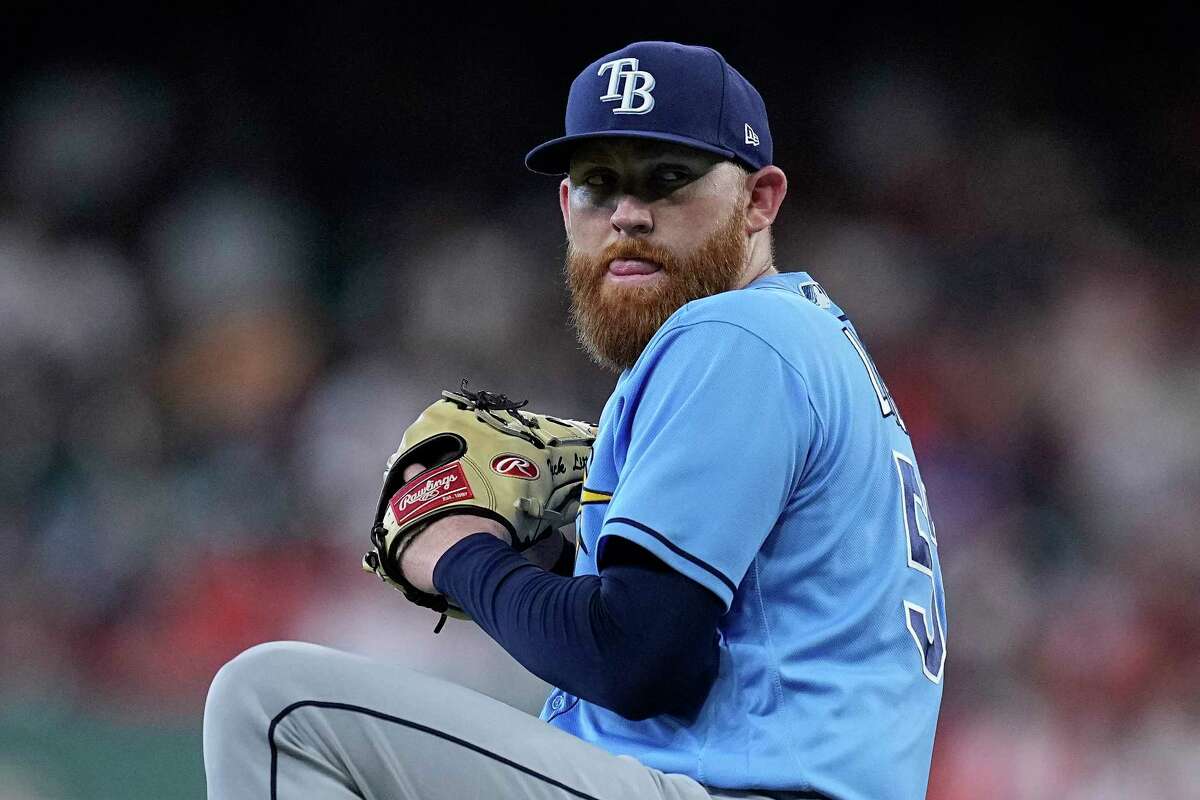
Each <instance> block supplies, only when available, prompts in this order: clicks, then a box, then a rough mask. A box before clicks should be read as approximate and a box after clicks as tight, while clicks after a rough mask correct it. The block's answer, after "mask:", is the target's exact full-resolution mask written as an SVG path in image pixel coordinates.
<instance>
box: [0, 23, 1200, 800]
mask: <svg viewBox="0 0 1200 800" xmlns="http://www.w3.org/2000/svg"><path fill="white" fill-rule="evenodd" d="M785 8H786V9H789V10H790V9H791V6H790V4H789V5H787V6H784V5H776V4H769V3H768V4H761V3H760V4H753V5H733V4H700V3H692V4H686V5H684V4H673V5H667V4H657V5H655V6H654V7H653V8H652V9H645V8H641V7H637V6H633V5H621V4H610V5H598V6H587V7H583V6H579V7H572V8H570V9H569V10H562V9H560V10H552V11H548V10H546V9H533V8H529V7H517V6H504V7H501V6H496V7H493V8H490V9H487V10H484V11H475V10H466V9H465V8H460V7H452V6H434V7H432V8H431V7H429V6H421V7H406V6H403V5H397V6H392V7H388V8H386V9H381V8H376V7H372V6H353V5H349V4H339V5H330V6H324V7H319V8H311V7H280V6H274V7H269V8H268V7H265V6H264V7H260V8H257V9H255V10H252V11H247V12H239V13H228V14H222V13H217V12H214V11H213V10H211V9H207V10H205V11H203V12H188V11H165V10H163V9H158V8H153V9H152V8H138V7H128V6H125V7H121V8H118V9H112V8H99V7H90V8H84V9H70V8H56V9H52V10H45V9H35V8H32V7H29V6H15V7H10V9H9V10H8V12H7V13H6V15H5V17H4V19H3V23H4V24H3V26H2V32H0V44H2V45H3V46H2V47H0V331H2V333H3V335H2V336H0V421H2V423H3V424H2V425H0V664H2V665H3V666H2V667H0V787H3V788H2V789H0V798H8V797H14V798H15V797H21V798H29V797H32V798H42V800H50V799H51V798H55V799H57V798H82V797H88V798H95V797H131V796H135V797H136V796H147V797H148V796H154V797H162V798H167V797H199V796H202V794H203V777H202V766H201V761H200V742H199V730H200V714H201V711H202V707H203V700H204V693H205V691H206V688H207V685H208V682H209V680H211V677H212V674H213V672H214V671H215V670H216V669H217V668H218V667H219V666H220V664H221V663H223V662H224V661H225V660H227V659H228V658H230V657H232V656H233V655H234V654H236V653H237V652H239V651H240V650H241V649H243V648H244V647H246V646H248V645H250V644H253V643H255V642H258V641H263V640H267V639H273V638H300V639H307V640H313V641H319V642H323V643H326V644H331V645H335V646H340V647H345V648H349V649H355V650H359V651H363V652H369V653H372V654H374V655H376V656H377V657H379V658H381V659H383V660H386V661H391V662H394V663H402V664H407V665H409V666H415V667H417V668H419V669H424V670H428V671H433V672H437V673H439V674H443V675H447V676H449V677H451V678H453V679H455V680H459V681H461V682H464V683H467V684H469V685H472V686H476V687H477V688H480V689H482V690H484V691H487V692H489V693H491V694H493V695H495V696H498V697H501V698H503V699H506V700H508V701H509V702H512V703H514V704H516V705H519V706H521V707H524V708H528V709H530V710H536V709H537V708H538V706H539V704H540V698H541V697H542V696H543V692H544V689H545V687H544V685H542V684H541V683H540V682H538V681H537V680H535V679H533V678H532V677H530V676H528V675H527V674H526V673H524V672H523V671H522V670H521V669H520V667H518V666H517V665H515V664H513V663H512V662H511V660H509V659H507V657H506V656H505V655H504V654H503V653H502V652H500V651H498V649H497V648H495V646H494V645H492V644H491V643H490V642H489V641H488V640H486V638H485V637H483V636H482V635H481V634H479V633H478V632H477V631H476V630H475V629H474V628H473V626H470V625H468V624H459V625H453V624H451V625H450V626H448V629H447V631H446V632H444V633H443V634H441V635H440V636H439V637H438V638H437V639H434V638H433V637H432V634H431V632H430V629H431V628H432V623H433V619H432V618H431V617H429V616H428V615H424V614H420V613H417V612H415V611H414V610H413V609H411V608H410V607H408V606H407V605H406V604H404V602H403V601H402V600H401V599H400V598H399V597H398V596H394V595H393V593H390V592H388V591H386V590H385V589H384V588H383V587H381V586H379V585H378V583H377V582H375V581H373V580H372V579H371V578H370V577H369V576H366V575H364V574H362V573H360V572H359V571H358V568H357V559H358V556H359V554H360V551H361V550H362V548H363V546H364V545H365V541H366V539H365V532H366V528H367V526H368V524H369V518H370V514H371V510H372V509H373V506H374V502H375V497H374V495H375V493H376V492H377V491H378V478H379V473H380V470H381V468H382V466H383V463H384V461H385V459H386V457H387V455H388V454H389V453H390V451H391V449H392V448H393V447H394V446H395V443H396V442H397V441H398V440H399V438H400V434H401V432H402V431H403V429H404V427H405V426H406V425H407V423H408V421H409V420H411V419H412V417H413V416H415V414H416V413H417V412H418V411H419V410H420V408H422V407H423V406H424V405H425V404H426V403H427V402H428V401H429V398H430V396H431V395H432V393H433V392H434V391H435V390H436V389H438V388H440V387H442V386H451V385H454V384H456V383H457V381H458V379H459V378H460V377H462V376H464V375H466V376H470V377H472V379H473V380H474V381H476V382H477V384H479V385H486V386H497V387H501V388H504V389H505V390H506V391H510V393H512V394H516V395H519V396H525V395H528V396H529V397H531V398H533V401H534V402H533V406H534V407H535V408H536V409H538V410H553V411H555V412H558V413H561V414H565V415H569V416H576V417H580V418H595V417H597V416H598V415H599V411H600V407H601V405H602V403H603V401H604V399H605V397H606V396H607V394H608V392H609V390H610V389H611V386H612V382H613V377H612V376H611V375H608V374H606V373H604V372H602V371H600V370H598V369H596V368H595V367H593V366H591V365H589V364H588V363H587V362H586V359H585V357H584V356H583V355H582V353H581V352H580V351H579V350H578V348H577V347H576V345H575V342H574V338H573V335H572V333H571V331H570V330H569V327H568V325H567V322H566V317H565V297H564V293H563V291H562V289H561V285H560V279H559V269H560V264H561V257H562V252H563V239H562V232H561V221H560V220H559V217H558V210H557V207H556V202H555V194H554V190H555V183H554V180H553V179H551V178H546V177H543V176H536V175H533V174H530V173H528V172H526V171H525V170H524V168H523V165H522V158H523V156H524V153H525V152H526V151H527V150H528V149H529V148H530V147H532V146H533V145H535V144H537V143H539V142H541V141H542V140H544V139H547V138H551V137H552V136H556V135H558V134H559V132H560V131H561V126H562V113H563V107H564V104H565V99H566V92H567V89H568V87H569V84H570V82H571V80H572V79H573V77H574V76H575V74H576V73H577V72H578V70H579V69H581V68H582V67H583V66H585V65H586V64H587V63H589V62H591V61H592V60H594V59H595V58H597V57H599V56H600V55H602V54H603V53H605V52H609V51H612V50H615V49H617V48H619V47H621V46H623V45H624V44H627V43H628V42H630V41H634V40H637V39H646V38H663V39H671V40H676V41H682V42H688V43H701V44H708V45H711V46H713V47H716V48H717V49H718V50H720V51H721V52H722V53H723V54H724V55H725V56H726V58H727V59H728V60H729V61H730V63H732V64H733V65H734V66H736V67H737V68H738V69H739V71H741V72H742V73H743V74H744V75H745V76H746V77H747V78H749V79H750V80H751V82H753V83H754V84H755V85H756V86H757V87H758V89H759V90H760V91H761V93H762V94H763V96H764V98H765V99H766V102H767V107H768V111H769V113H770V118H771V129H772V133H773V136H774V141H775V150H776V152H775V160H776V163H777V164H779V165H780V166H781V167H782V168H783V169H784V170H785V171H786V172H787V174H788V176H789V180H790V190H789V195H788V199H787V201H786V203H785V206H784V210H783V212H782V214H781V216H780V218H779V221H778V223H777V225H776V244H777V252H778V263H779V266H780V268H781V269H785V270H791V269H806V270H808V271H810V272H811V273H812V274H813V275H814V277H816V278H817V279H818V280H820V281H822V283H823V284H824V285H825V286H826V288H827V289H828V290H829V291H830V293H831V294H832V295H833V297H834V298H835V300H837V301H838V302H839V304H840V305H841V306H843V307H844V308H845V309H846V310H847V311H848V313H849V314H850V315H851V317H852V318H853V319H854V320H855V321H856V324H857V325H858V327H859V330H860V332H861V333H862V335H863V338H864V340H865V342H866V344H867V346H868V347H869V348H870V349H871V351H872V353H873V354H874V356H875V359H876V361H877V362H878V365H879V367H880V370H881V371H882V373H883V374H884V376H885V378H886V379H887V381H888V383H889V385H890V387H891V389H892V391H893V393H894V394H895V395H896V397H897V399H898V400H899V404H900V407H901V409H902V410H903V412H904V415H905V418H906V420H907V421H908V423H909V427H910V428H911V430H912V434H913V439H914V445H915V447H916V451H917V455H918V458H919V459H920V463H921V468H922V475H923V477H924V480H925V482H926V484H927V487H928V490H929V495H930V502H931V505H932V507H933V509H932V510H933V516H934V519H935V521H936V523H937V526H938V539H939V545H940V554H941V559H942V563H943V567H944V570H945V574H946V584H947V596H948V610H949V620H950V630H949V637H948V642H949V658H948V666H947V673H946V675H947V677H946V690H945V691H946V694H945V702H944V705H943V712H942V720H941V726H940V728H939V735H938V740H937V747H936V752H935V761H934V769H933V775H932V779H931V788H930V797H931V798H941V799H945V798H972V799H973V800H978V798H985V799H986V798H991V797H997V798H1000V797H1003V798H1006V800H1013V799H1014V798H1041V797H1056V798H1083V797H1087V798H1103V797H1127V796H1139V797H1161V798H1173V797H1187V796H1189V792H1192V791H1194V787H1195V786H1196V785H1200V774H1198V773H1197V772H1196V770H1197V767H1196V765H1197V764H1198V763H1200V759H1198V758H1197V757H1196V753H1197V752H1200V708H1198V707H1197V698H1198V697H1200V666H1198V665H1200V626H1198V625H1197V619H1198V618H1200V617H1198V612H1200V597H1198V594H1197V588H1196V587H1197V586H1198V585H1200V584H1198V583H1197V578H1200V537H1197V535H1196V534H1197V524H1196V520H1197V517H1198V512H1200V501H1198V499H1197V498H1200V424H1198V423H1200V315H1198V314H1197V313H1196V308H1197V303H1198V301H1200V279H1198V277H1197V267H1198V266H1200V258H1198V254H1200V89H1198V87H1200V80H1198V79H1200V74H1198V73H1200V56H1197V50H1196V46H1195V40H1196V33H1197V29H1198V26H1197V21H1198V20H1197V17H1196V15H1195V13H1194V12H1192V11H1191V10H1190V9H1187V8H1185V7H1184V6H1183V5H1179V6H1175V7H1171V6H1166V7H1159V8H1152V7H1150V6H1138V7H1133V8H1124V9H1121V10H1120V11H1119V12H1108V13H1107V14H1105V13H1101V12H1098V11H1097V10H1096V9H1095V8H1086V7H1081V8H1079V9H1071V8H1055V9H1046V10H1043V11H1031V12H1022V13H1019V14H1018V13H1017V12H1015V11H1013V10H1011V9H1007V8H1000V9H995V10H992V11H984V12H977V13H974V14H972V15H970V16H967V15H965V14H963V13H961V12H960V13H959V14H958V15H955V14H953V13H946V12H935V11H933V10H930V9H925V10H921V9H918V10H908V9H902V10H895V9H891V10H880V9H878V8H874V7H870V6H859V7H854V8H846V7H839V8H833V7H826V6H822V7H819V8H800V7H797V9H796V10H790V13H789V14H788V16H787V18H786V19H785V15H784V9H785ZM748 410H749V409H748ZM64 753H70V754H71V756H70V757H69V758H67V757H64V756H63V754H64Z"/></svg>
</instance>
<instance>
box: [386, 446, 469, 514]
mask: <svg viewBox="0 0 1200 800" xmlns="http://www.w3.org/2000/svg"><path fill="white" fill-rule="evenodd" d="M418 481H419V483H418ZM474 497H475V493H474V492H472V491H471V485H470V484H469V483H467V476H466V474H465V473H463V468H462V464H460V463H459V462H457V461H454V462H452V463H450V464H447V465H446V466H444V467H439V468H438V469H436V470H434V471H433V472H431V473H429V474H428V475H425V476H424V477H422V478H418V479H416V480H415V481H414V482H413V483H410V484H405V485H404V486H402V487H400V491H398V492H396V493H395V494H394V495H392V499H391V501H390V505H391V507H392V514H393V515H395V517H396V524H397V525H398V526H400V527H403V526H404V525H406V524H407V523H408V522H409V521H411V520H413V519H415V518H417V517H419V516H421V515H422V514H427V513H429V512H430V511H433V510H434V509H435V508H439V507H441V506H444V505H447V504H448V503H456V502H458V501H460V500H470V499H472V498H474Z"/></svg>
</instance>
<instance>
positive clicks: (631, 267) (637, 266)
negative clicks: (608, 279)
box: [608, 258, 662, 278]
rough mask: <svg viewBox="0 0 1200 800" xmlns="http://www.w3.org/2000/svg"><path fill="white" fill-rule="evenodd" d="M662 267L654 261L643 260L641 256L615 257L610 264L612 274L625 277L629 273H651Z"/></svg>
mask: <svg viewBox="0 0 1200 800" xmlns="http://www.w3.org/2000/svg"><path fill="white" fill-rule="evenodd" d="M660 269H662V268H661V267H660V266H659V265H658V264H655V263H654V262H653V261H643V260H642V259H640V258H615V259H613V260H612V261H611V262H610V263H609V265H608V272H609V274H610V275H615V276H617V277H618V278H623V277H626V276H629V275H651V274H653V273H655V272H658V271H659V270H660Z"/></svg>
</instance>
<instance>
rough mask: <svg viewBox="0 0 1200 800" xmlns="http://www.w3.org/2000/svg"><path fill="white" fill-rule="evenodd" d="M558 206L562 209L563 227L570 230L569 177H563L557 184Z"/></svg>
mask: <svg viewBox="0 0 1200 800" xmlns="http://www.w3.org/2000/svg"><path fill="white" fill-rule="evenodd" d="M558 207H559V208H560V209H562V217H563V227H564V228H566V229H567V231H568V232H570V230H571V179H570V178H563V179H562V183H560V184H559V185H558Z"/></svg>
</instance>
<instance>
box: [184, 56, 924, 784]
mask: <svg viewBox="0 0 1200 800" xmlns="http://www.w3.org/2000/svg"><path fill="white" fill-rule="evenodd" d="M526 164H527V166H528V167H529V168H530V169H532V170H534V171H536V172H540V173H547V174H552V175H565V177H563V178H562V180H561V183H560V184H559V200H560V205H561V209H562V216H563V222H564V225H565V228H566V233H567V240H568V255H567V275H568V282H569V284H570V290H571V294H572V313H573V317H574V322H575V325H576V328H577V330H578V333H579V336H580V339H581V341H582V343H583V344H584V345H585V347H586V348H587V350H588V351H589V352H590V353H591V355H592V356H593V357H594V358H595V359H596V360H598V361H599V362H600V363H603V364H606V365H608V366H610V367H612V368H613V369H614V370H616V371H618V372H619V377H618V379H617V382H616V386H615V388H614V390H613V392H612V395H611V397H610V398H609V400H608V402H607V404H606V405H605V407H604V409H603V413H602V414H601V417H600V421H599V425H598V428H592V427H590V426H587V425H584V424H582V423H575V422H572V421H570V420H561V419H557V418H555V417H553V416H550V415H538V414H534V413H532V412H529V411H527V410H526V409H524V408H523V405H522V404H521V403H517V402H513V401H512V400H510V399H509V398H508V397H506V396H504V395H500V394H492V393H489V392H485V391H478V390H472V389H471V388H469V387H467V386H466V385H464V386H463V387H462V388H461V390H460V391H458V392H446V393H444V396H443V398H442V399H440V400H438V401H437V402H436V403H435V404H434V405H432V406H431V407H430V408H429V409H428V410H427V411H426V413H425V414H423V415H422V417H421V419H420V420H418V421H417V422H416V423H414V425H413V427H412V428H410V429H409V431H408V432H406V434H405V439H404V441H403V442H402V443H401V446H400V449H399V450H397V452H396V454H395V455H394V456H393V457H392V459H391V460H390V461H389V462H388V470H387V478H386V480H385V486H384V491H383V496H382V498H381V503H380V508H379V511H378V513H377V517H376V522H377V524H376V526H375V528H374V532H373V536H372V541H373V549H372V551H371V552H369V553H368V555H367V559H366V564H367V567H368V568H370V569H372V570H373V571H375V572H377V573H379V574H380V575H381V576H383V577H385V578H386V579H387V580H389V581H391V582H392V583H394V584H396V585H397V586H399V587H400V588H402V589H404V590H405V593H406V594H407V595H408V596H409V597H410V598H412V599H416V600H418V601H420V602H423V603H424V604H426V605H429V606H430V607H432V608H435V609H437V610H442V611H452V612H454V611H456V612H458V613H460V614H461V615H465V616H469V617H470V618H472V619H473V620H474V621H475V623H476V624H478V625H480V626H481V627H482V628H483V629H484V630H485V631H486V632H487V633H488V634H489V635H490V636H492V637H493V638H494V639H495V640H496V641H497V642H499V643H500V644H501V645H502V646H503V647H504V648H505V649H506V650H507V651H508V652H509V653H511V654H512V655H513V656H514V657H515V658H516V659H517V660H518V661H520V662H521V663H522V664H524V665H525V666H526V667H527V668H528V669H530V670H531V671H532V672H533V673H535V674H537V675H538V676H540V677H542V678H544V679H545V680H547V681H548V682H550V683H552V684H553V685H554V686H556V687H557V688H555V689H554V691H553V692H552V693H551V695H550V696H549V698H548V699H547V701H546V704H545V707H544V708H543V710H542V713H541V715H540V719H538V718H534V717H531V716H529V715H526V714H523V713H521V712H520V711H517V710H515V709H512V708H509V707H507V706H505V705H503V704H502V703H499V702H496V701H494V700H491V699H489V698H487V697H484V696H482V695H480V694H477V693H475V692H472V691H470V690H467V689H465V688H462V687H459V686H455V685H452V684H449V683H446V682H443V681H440V680H437V679H435V678H431V677H427V676H424V675H419V674H415V673H412V672H410V671H406V670H402V669H399V668H396V667H392V666H387V665H383V664H379V663H374V662H371V661H369V660H367V659H364V658H360V657H357V656H354V655H350V654H346V653H341V652H337V651H333V650H329V649H326V648H321V647H317V646H314V645H307V644H301V643H272V644H267V645H260V646H258V647H256V648H252V649H251V650H249V651H247V652H246V653H243V654H242V655H240V656H238V657H237V658H235V659H234V660H233V661H231V662H230V663H229V664H227V665H226V666H225V667H223V668H222V669H221V671H220V672H219V673H218V674H217V676H216V678H215V679H214V681H213V685H212V688H211V690H210V693H209V698H208V703H207V706H206V709H205V719H204V757H205V768H206V771H207V774H208V780H209V784H208V785H209V797H214V798H215V797H220V798H243V797H246V798H249V797H255V798H258V797H271V798H276V797H279V798H295V797H305V798H352V797H366V798H383V797H388V798H422V799H423V800H438V799H440V798H444V799H445V800H459V799H460V798H471V797H487V798H495V797H504V798H510V797H511V798H530V797H532V798H601V799H603V800H618V799H619V798H620V799H624V798H679V799H681V800H682V799H683V798H688V799H689V800H702V799H703V798H732V797H738V798H746V797H750V798H759V797H771V798H837V799H838V800H866V799H867V798H872V800H879V799H880V798H897V799H899V798H904V799H905V800H911V798H920V797H923V796H924V794H925V788H926V782H927V778H928V772H929V764H930V757H931V753H932V748H933V738H934V729H935V726H936V721H937V715H938V708H939V704H940V700H941V692H942V680H943V673H944V665H945V658H946V616H945V614H946V612H945V600H944V597H943V591H942V582H941V574H940V569H939V565H938V555H937V539H936V535H935V531H934V525H933V521H932V519H931V517H930V510H929V502H928V500H927V498H926V493H925V487H924V485H923V484H922V482H921V477H920V472H919V470H918V468H917V461H916V458H915V456H914V454H913V450H912V445H911V443H910V441H909V437H908V433H907V431H906V430H905V427H904V422H903V420H902V419H901V416H900V412H899V410H898V409H897V408H896V404H895V402H894V400H893V399H892V397H891V396H890V395H889V393H888V390H887V387H886V385H885V384H884V381H883V379H882V377H881V376H880V374H879V372H878V371H877V370H876V368H875V366H874V364H873V363H872V361H871V358H870V356H869V355H868V353H867V351H866V349H865V348H864V346H863V343H862V341H861V340H860V339H859V336H858V334H857V332H856V331H855V329H854V326H853V325H852V324H851V323H850V321H849V320H848V318H847V316H846V315H845V314H844V313H843V312H842V310H841V309H840V308H839V307H838V306H837V305H835V304H834V302H833V301H832V300H831V299H830V298H829V297H828V295H826V293H825V292H824V291H823V290H822V288H821V287H820V285H819V284H817V283H816V282H815V281H814V280H813V279H812V278H811V277H809V276H808V275H807V274H806V273H803V272H792V273H786V274H781V273H779V272H778V271H777V270H776V267H775V265H774V262H773V251H772V246H771V225H772V223H773V222H774V220H775V217H776V215H777V213H778V211H779V208H780V205H781V203H782V202H783V199H784V196H785V194H786V190H787V182H786V178H785V176H784V173H783V172H782V171H781V170H780V169H779V168H778V167H776V166H774V165H773V164H772V144H771V132H770V128H769V126H768V124H767V115H766V109H765V107H764V104H763V101H762V99H761V97H760V96H759V93H758V92H757V91H756V90H755V89H754V87H753V86H752V85H751V84H750V83H749V82H748V81H747V80H746V79H745V78H744V77H742V75H741V74H740V73H739V72H738V71H737V70H735V69H733V68H732V67H731V66H729V64H728V63H726V61H725V60H724V58H723V57H722V56H721V55H720V54H719V53H717V52H715V51H714V50H711V49H709V48H705V47H692V46H684V45H680V44H675V43H670V42H638V43H635V44H631V45H629V46H628V47H625V48H623V49H621V50H619V51H617V52H614V53H610V54H608V55H606V56H604V57H602V58H600V59H599V60H597V61H595V62H594V63H592V64H590V65H589V66H588V67H587V68H586V69H584V70H583V72H581V73H580V74H579V76H578V77H577V78H576V79H575V81H574V83H573V84H572V86H571V90H570V95H569V98H568V102H567V113H566V135H565V136H563V137H560V138H557V139H554V140H552V141H549V142H546V143H545V144H543V145H541V146H539V147H537V148H535V149H534V150H532V151H531V152H530V153H529V154H528V156H527V157H526ZM514 487H516V488H514ZM576 513H578V516H577V517H576V518H575V522H576V539H577V541H576V544H575V546H573V547H566V546H565V545H564V544H563V540H562V538H561V536H560V535H559V534H558V533H557V532H556V531H557V528H558V527H560V524H561V523H563V522H566V521H568V520H569V519H570V518H572V517H573V516H574V515H575V514H576ZM535 552H536V553H537V555H536V556H533V557H532V558H527V557H526V556H527V555H529V554H530V553H535ZM380 624H381V628H383V629H385V630H386V622H385V621H381V623H380Z"/></svg>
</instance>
